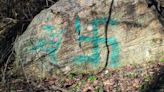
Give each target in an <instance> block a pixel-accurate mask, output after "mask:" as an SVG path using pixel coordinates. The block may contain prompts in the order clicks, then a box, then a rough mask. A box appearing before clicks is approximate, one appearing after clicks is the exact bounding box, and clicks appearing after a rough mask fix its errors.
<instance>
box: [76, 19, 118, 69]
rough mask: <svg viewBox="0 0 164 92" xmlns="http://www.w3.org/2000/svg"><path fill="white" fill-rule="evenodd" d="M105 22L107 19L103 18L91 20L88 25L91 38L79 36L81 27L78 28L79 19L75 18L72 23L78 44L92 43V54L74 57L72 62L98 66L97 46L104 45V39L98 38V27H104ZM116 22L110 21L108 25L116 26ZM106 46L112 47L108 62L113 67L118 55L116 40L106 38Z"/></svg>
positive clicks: (98, 54)
mask: <svg viewBox="0 0 164 92" xmlns="http://www.w3.org/2000/svg"><path fill="white" fill-rule="evenodd" d="M106 21H107V18H104V17H100V18H95V19H93V20H91V22H90V24H91V25H92V37H86V36H82V35H81V34H80V31H81V29H80V28H81V26H80V18H79V17H78V16H77V17H76V19H75V22H74V26H75V31H76V33H78V35H79V36H78V38H77V40H78V42H79V43H81V42H91V43H92V46H93V48H92V54H91V55H77V56H75V57H74V61H75V62H76V63H78V64H79V63H82V62H88V63H92V64H98V63H99V60H100V50H99V47H98V46H99V44H105V38H99V36H98V26H99V25H102V24H103V25H105V24H106ZM117 24H118V22H117V21H115V20H111V21H110V23H109V25H117ZM107 41H108V45H111V47H112V51H111V54H110V56H109V57H110V61H111V63H110V64H111V66H115V65H116V62H117V61H118V55H119V47H118V43H117V40H116V39H115V38H114V37H112V38H108V39H107Z"/></svg>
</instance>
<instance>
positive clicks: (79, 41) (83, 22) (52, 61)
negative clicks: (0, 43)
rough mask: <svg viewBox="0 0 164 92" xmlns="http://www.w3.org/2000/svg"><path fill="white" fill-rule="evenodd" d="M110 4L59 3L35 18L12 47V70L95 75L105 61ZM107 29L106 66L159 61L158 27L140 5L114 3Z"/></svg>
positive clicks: (163, 49)
mask: <svg viewBox="0 0 164 92" xmlns="http://www.w3.org/2000/svg"><path fill="white" fill-rule="evenodd" d="M110 6H111V0H59V1H58V2H57V3H56V4H54V5H53V6H52V7H50V8H48V9H46V10H43V11H42V12H41V13H40V14H38V15H37V16H36V17H35V18H34V19H33V21H32V22H31V24H30V25H29V26H28V28H27V30H26V31H25V33H24V34H23V35H22V36H20V37H19V38H18V39H17V40H16V42H15V52H16V62H15V64H16V66H18V67H19V66H21V64H22V65H23V66H24V69H25V72H26V73H27V74H28V75H29V76H37V77H41V78H43V77H50V76H53V75H55V74H62V73H64V74H66V73H70V72H76V73H97V72H99V71H101V70H102V69H103V67H104V66H105V63H106V58H107V49H106V43H105V42H106V39H105V31H104V30H105V25H106V22H107V20H108V16H109V8H110ZM112 7H113V10H112V15H111V20H110V22H109V25H108V30H107V31H108V34H107V36H108V38H107V43H108V45H109V48H110V54H109V61H108V67H111V68H119V67H121V66H125V65H128V64H142V63H144V62H149V61H152V62H153V61H159V60H160V59H162V58H164V28H163V26H162V24H161V23H160V22H159V21H158V18H157V17H156V15H155V14H154V12H153V10H152V9H149V8H147V4H146V2H144V1H140V0H137V1H134V0H128V1H126V0H115V1H114V4H113V6H112Z"/></svg>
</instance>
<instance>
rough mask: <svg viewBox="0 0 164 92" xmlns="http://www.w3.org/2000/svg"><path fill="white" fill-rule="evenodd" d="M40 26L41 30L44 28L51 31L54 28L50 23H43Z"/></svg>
mask: <svg viewBox="0 0 164 92" xmlns="http://www.w3.org/2000/svg"><path fill="white" fill-rule="evenodd" d="M41 28H42V29H43V30H45V31H52V30H54V26H51V25H43V26H42V27H41Z"/></svg>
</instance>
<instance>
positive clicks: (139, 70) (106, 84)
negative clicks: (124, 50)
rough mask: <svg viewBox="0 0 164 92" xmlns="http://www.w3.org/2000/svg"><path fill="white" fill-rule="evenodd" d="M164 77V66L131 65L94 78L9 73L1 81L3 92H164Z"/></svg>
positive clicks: (0, 90)
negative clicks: (38, 77)
mask: <svg viewBox="0 0 164 92" xmlns="http://www.w3.org/2000/svg"><path fill="white" fill-rule="evenodd" d="M8 68H10V69H11V68H12V66H9V67H8ZM10 69H8V71H10ZM1 74H3V73H1ZM162 75H164V63H157V64H153V63H152V64H150V63H147V64H143V65H142V66H141V65H135V66H134V65H133V66H132V65H129V66H125V67H122V68H119V69H108V70H105V71H104V72H102V73H100V74H95V75H90V74H78V75H77V74H69V75H67V76H65V77H60V76H55V77H53V78H45V79H42V80H39V79H33V78H27V76H24V75H14V74H12V73H11V74H9V73H6V75H5V78H4V79H5V80H3V81H1V82H0V92H164V79H163V78H162ZM3 77H4V76H3Z"/></svg>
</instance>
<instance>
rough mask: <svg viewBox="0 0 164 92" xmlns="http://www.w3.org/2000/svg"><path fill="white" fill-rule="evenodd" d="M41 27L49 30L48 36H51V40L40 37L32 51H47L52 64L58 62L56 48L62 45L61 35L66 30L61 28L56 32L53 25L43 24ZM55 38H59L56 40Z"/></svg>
mask: <svg viewBox="0 0 164 92" xmlns="http://www.w3.org/2000/svg"><path fill="white" fill-rule="evenodd" d="M41 29H42V30H44V31H47V32H48V33H47V36H49V40H47V39H46V38H41V39H38V40H37V42H35V44H34V45H33V46H32V47H31V49H30V51H32V52H36V51H37V50H40V51H41V52H43V53H45V55H46V54H48V55H47V56H48V57H49V59H50V62H51V63H52V64H56V50H57V49H58V48H59V47H60V44H61V36H62V34H63V33H64V32H65V30H59V31H57V32H55V33H54V32H53V30H54V29H55V27H54V26H51V25H43V26H42V27H41ZM54 38H55V39H57V40H56V41H54Z"/></svg>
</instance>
